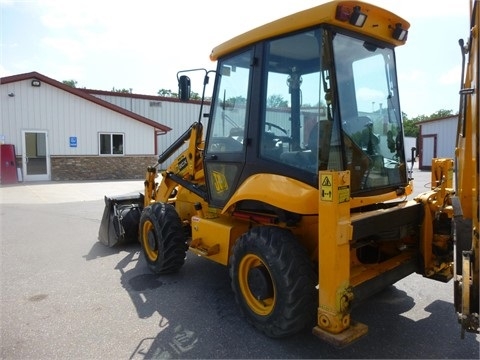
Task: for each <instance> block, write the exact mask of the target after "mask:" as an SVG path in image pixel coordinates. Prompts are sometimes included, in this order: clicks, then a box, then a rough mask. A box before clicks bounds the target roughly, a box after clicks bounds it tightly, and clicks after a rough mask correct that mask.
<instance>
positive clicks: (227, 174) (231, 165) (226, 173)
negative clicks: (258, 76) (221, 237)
mask: <svg viewBox="0 0 480 360" xmlns="http://www.w3.org/2000/svg"><path fill="white" fill-rule="evenodd" d="M252 59H253V50H246V51H243V52H241V53H239V54H236V55H234V56H231V57H228V58H225V59H221V60H219V63H218V67H217V78H216V84H215V91H214V97H213V99H212V101H213V104H212V105H213V107H212V110H211V111H212V114H211V117H210V122H209V129H208V133H207V138H206V144H205V159H204V165H205V170H206V182H207V187H208V194H209V198H210V199H209V203H210V205H211V206H214V207H218V208H222V207H223V206H224V205H225V204H226V202H227V201H228V199H230V197H231V196H232V194H233V193H234V192H235V190H236V188H237V185H238V179H239V177H240V174H241V172H242V169H243V167H244V165H245V153H246V146H247V145H248V141H247V138H246V134H247V131H246V130H247V125H248V124H247V119H248V115H249V114H248V113H249V106H248V103H249V93H250V83H251V78H252V66H251V64H252V63H253V62H252Z"/></svg>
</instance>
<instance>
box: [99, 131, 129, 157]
mask: <svg viewBox="0 0 480 360" xmlns="http://www.w3.org/2000/svg"><path fill="white" fill-rule="evenodd" d="M99 135H100V136H99V144H100V155H123V154H124V153H123V134H99Z"/></svg>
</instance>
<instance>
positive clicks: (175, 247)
mask: <svg viewBox="0 0 480 360" xmlns="http://www.w3.org/2000/svg"><path fill="white" fill-rule="evenodd" d="M140 243H141V245H142V249H143V254H144V255H145V260H146V261H147V264H148V267H149V268H150V270H151V271H152V272H154V273H156V274H168V273H174V272H177V271H179V270H180V268H181V267H182V266H183V264H184V262H185V256H186V252H187V239H186V236H185V232H184V229H183V227H182V222H181V220H180V217H179V216H178V214H177V211H176V210H175V207H173V206H172V205H170V204H165V203H155V204H152V205H150V206H147V207H146V208H144V209H143V211H142V216H141V217H140Z"/></svg>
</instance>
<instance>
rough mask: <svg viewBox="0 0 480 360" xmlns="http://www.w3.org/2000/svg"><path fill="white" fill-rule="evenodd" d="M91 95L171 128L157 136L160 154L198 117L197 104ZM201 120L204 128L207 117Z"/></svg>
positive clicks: (198, 107)
mask: <svg viewBox="0 0 480 360" xmlns="http://www.w3.org/2000/svg"><path fill="white" fill-rule="evenodd" d="M92 95H94V96H96V97H98V98H100V99H102V100H104V101H108V102H110V103H112V104H115V105H117V106H120V107H123V108H124V109H127V110H130V111H133V112H135V113H137V114H139V115H141V116H144V117H146V118H149V119H151V120H153V121H156V122H158V123H159V124H163V125H166V126H168V127H170V128H172V130H171V131H169V132H168V133H167V134H165V135H161V136H159V137H158V139H157V141H158V146H157V153H158V154H161V153H162V152H163V151H164V150H165V149H167V148H168V147H169V146H170V145H171V144H172V143H173V142H174V141H175V140H176V139H178V138H179V137H180V136H181V135H182V134H183V133H184V132H185V131H186V130H187V129H188V128H189V127H190V125H192V123H194V122H196V121H198V119H199V112H200V105H199V104H194V103H183V102H178V101H168V100H165V99H158V100H157V99H152V98H149V99H139V98H136V97H126V96H124V95H122V96H115V95H104V94H92ZM209 110H210V107H209V106H204V107H203V111H202V113H204V114H205V113H208V112H209ZM201 121H202V123H203V124H204V128H205V129H206V125H207V118H204V117H203V116H202V118H201ZM181 151H182V150H179V151H177V152H176V153H175V154H174V155H173V156H176V155H178V154H179V153H180V152H181Z"/></svg>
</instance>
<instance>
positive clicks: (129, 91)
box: [112, 87, 132, 94]
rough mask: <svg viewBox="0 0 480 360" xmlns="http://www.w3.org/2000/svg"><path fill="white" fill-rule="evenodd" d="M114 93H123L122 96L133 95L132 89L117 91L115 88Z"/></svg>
mask: <svg viewBox="0 0 480 360" xmlns="http://www.w3.org/2000/svg"><path fill="white" fill-rule="evenodd" d="M112 92H117V93H122V94H131V93H132V88H130V89H115V87H113V88H112Z"/></svg>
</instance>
